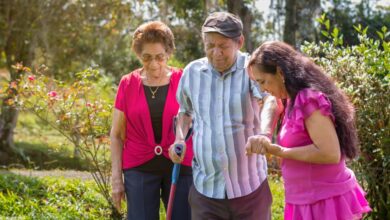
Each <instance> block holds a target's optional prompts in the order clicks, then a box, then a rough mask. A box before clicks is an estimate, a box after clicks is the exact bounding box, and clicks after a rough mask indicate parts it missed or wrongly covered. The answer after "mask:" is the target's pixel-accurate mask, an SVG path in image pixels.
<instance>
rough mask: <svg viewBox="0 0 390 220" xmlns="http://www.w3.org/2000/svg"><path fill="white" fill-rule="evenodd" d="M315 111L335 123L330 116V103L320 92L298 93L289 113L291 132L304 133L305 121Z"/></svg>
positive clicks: (308, 90) (304, 90)
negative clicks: (318, 111)
mask: <svg viewBox="0 0 390 220" xmlns="http://www.w3.org/2000/svg"><path fill="white" fill-rule="evenodd" d="M316 110H320V112H321V114H322V115H324V116H329V117H330V118H331V119H332V121H333V123H334V122H335V118H334V115H333V114H332V103H331V102H330V101H329V99H328V98H327V97H326V96H325V95H324V94H323V93H322V92H320V91H316V90H313V89H303V90H301V91H299V92H298V94H297V96H296V98H295V103H294V109H293V110H292V112H291V113H292V114H291V117H292V118H291V119H292V120H290V122H292V123H291V124H290V126H291V129H292V132H293V133H295V132H300V131H304V130H305V119H306V118H308V117H309V116H310V115H311V114H312V113H313V112H314V111H316Z"/></svg>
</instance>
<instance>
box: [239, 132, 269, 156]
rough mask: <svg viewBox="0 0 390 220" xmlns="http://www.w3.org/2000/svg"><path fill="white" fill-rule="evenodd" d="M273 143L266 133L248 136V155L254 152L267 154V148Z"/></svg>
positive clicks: (246, 149)
mask: <svg viewBox="0 0 390 220" xmlns="http://www.w3.org/2000/svg"><path fill="white" fill-rule="evenodd" d="M270 145H271V141H270V140H269V138H268V137H267V136H264V135H255V136H251V137H249V138H248V141H247V143H246V145H245V151H246V155H247V156H249V155H251V154H252V153H255V154H265V153H267V148H269V147H270Z"/></svg>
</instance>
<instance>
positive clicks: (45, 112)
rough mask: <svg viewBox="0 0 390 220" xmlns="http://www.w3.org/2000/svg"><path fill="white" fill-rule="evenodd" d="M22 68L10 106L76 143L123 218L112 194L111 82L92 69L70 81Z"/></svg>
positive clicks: (109, 201) (93, 174) (100, 185)
mask: <svg viewBox="0 0 390 220" xmlns="http://www.w3.org/2000/svg"><path fill="white" fill-rule="evenodd" d="M23 69H26V71H24V76H23V77H21V79H20V80H19V81H17V82H15V83H14V84H15V89H17V91H18V93H17V94H18V95H17V96H16V97H15V99H14V101H13V102H11V103H10V105H15V106H17V107H18V108H20V109H21V110H25V111H28V112H31V113H33V114H34V115H36V116H37V117H38V118H39V119H41V120H42V121H44V122H45V123H47V124H48V125H50V127H52V128H53V129H55V130H57V131H58V132H59V133H61V135H63V136H64V137H66V138H67V139H68V140H69V141H70V142H71V143H73V144H74V145H75V147H76V148H77V149H78V150H79V153H80V156H81V158H82V159H84V160H85V161H86V162H87V163H88V164H89V165H90V166H89V167H88V171H89V172H90V173H91V174H92V177H93V179H94V180H95V182H96V184H97V186H98V190H99V192H100V193H101V194H102V195H103V196H104V198H105V199H106V200H107V202H108V203H109V204H111V205H112V213H113V217H114V216H116V217H120V214H119V213H117V210H116V209H115V208H114V206H113V203H112V200H111V195H110V192H111V184H110V177H111V174H110V173H111V162H110V155H109V150H110V149H109V137H108V136H109V130H110V127H111V113H112V106H113V105H112V102H113V97H114V95H113V88H112V85H113V83H112V81H110V80H107V78H105V77H103V76H101V75H100V74H99V72H98V71H97V70H92V69H87V70H85V71H82V72H79V73H76V74H75V76H76V78H75V79H74V81H73V82H72V83H70V84H69V83H66V82H63V81H58V80H55V79H53V78H51V77H48V76H46V75H45V71H46V70H40V69H38V70H30V69H29V68H23Z"/></svg>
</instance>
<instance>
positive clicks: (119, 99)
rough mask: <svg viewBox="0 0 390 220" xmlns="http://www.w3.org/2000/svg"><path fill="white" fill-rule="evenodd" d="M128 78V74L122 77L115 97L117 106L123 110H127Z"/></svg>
mask: <svg viewBox="0 0 390 220" xmlns="http://www.w3.org/2000/svg"><path fill="white" fill-rule="evenodd" d="M127 79H128V77H126V76H124V77H122V79H121V81H120V83H119V86H118V91H117V93H116V98H115V108H116V109H118V110H120V111H122V112H124V111H125V91H126V87H127V81H128V80H127Z"/></svg>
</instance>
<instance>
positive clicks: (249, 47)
mask: <svg viewBox="0 0 390 220" xmlns="http://www.w3.org/2000/svg"><path fill="white" fill-rule="evenodd" d="M227 6H228V11H229V12H230V13H232V14H235V15H238V16H239V17H240V18H241V20H242V24H243V30H242V32H243V35H244V37H245V49H246V51H247V52H249V53H251V52H252V51H253V40H252V36H251V33H252V32H251V28H252V22H253V15H252V12H251V10H250V9H249V8H248V6H247V5H245V3H244V1H243V0H240V1H236V0H228V1H227Z"/></svg>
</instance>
